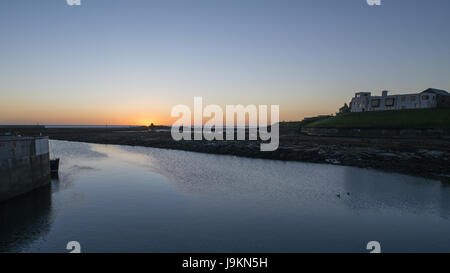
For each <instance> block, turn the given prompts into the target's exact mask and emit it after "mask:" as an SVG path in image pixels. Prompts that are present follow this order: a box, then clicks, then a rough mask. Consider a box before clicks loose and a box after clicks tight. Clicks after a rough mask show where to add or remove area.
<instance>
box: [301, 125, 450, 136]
mask: <svg viewBox="0 0 450 273" xmlns="http://www.w3.org/2000/svg"><path fill="white" fill-rule="evenodd" d="M301 131H302V133H304V134H307V135H313V136H343V137H373V138H376V137H381V138H383V137H396V138H411V137H431V138H450V129H346V128H305V127H303V128H302V129H301Z"/></svg>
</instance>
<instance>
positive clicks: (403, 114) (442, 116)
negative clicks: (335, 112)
mask: <svg viewBox="0 0 450 273" xmlns="http://www.w3.org/2000/svg"><path fill="white" fill-rule="evenodd" d="M305 127H312V128H361V129H363V128H368V129H438V128H439V129H441V128H446V129H448V128H450V108H447V109H415V110H400V111H380V112H364V113H348V114H343V115H339V116H336V117H332V118H327V119H322V120H318V121H314V122H311V123H308V124H307V125H306V126H305Z"/></svg>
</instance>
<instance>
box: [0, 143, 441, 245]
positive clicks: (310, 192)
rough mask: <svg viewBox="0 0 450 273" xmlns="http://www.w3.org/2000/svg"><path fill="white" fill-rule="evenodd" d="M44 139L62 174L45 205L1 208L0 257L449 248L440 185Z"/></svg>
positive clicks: (384, 175) (369, 173) (381, 175)
mask: <svg viewBox="0 0 450 273" xmlns="http://www.w3.org/2000/svg"><path fill="white" fill-rule="evenodd" d="M51 143H52V153H53V155H54V156H56V157H60V158H61V165H60V173H59V177H58V179H55V180H54V181H53V184H52V187H51V190H49V191H47V195H46V198H38V196H41V197H43V196H44V195H42V194H38V195H34V197H33V198H29V199H24V200H23V201H22V203H21V204H22V205H19V207H22V211H19V210H18V209H14V207H17V205H15V206H13V205H12V204H8V205H7V206H5V207H2V209H1V210H0V216H1V219H2V231H1V234H2V235H1V236H2V237H1V239H2V242H5V243H3V245H2V247H3V249H2V250H3V251H25V252H65V251H66V250H65V245H66V243H67V242H68V241H69V240H77V241H80V242H81V244H82V248H83V250H84V251H86V252H349V251H351V252H355V251H356V252H365V251H366V250H365V244H366V243H367V242H368V241H371V240H378V241H381V242H382V245H383V250H384V251H387V252H389V251H392V252H395V251H432V252H439V251H443V252H448V251H450V221H449V219H450V218H449V213H450V212H449V211H450V187H448V186H445V185H443V184H441V183H439V182H438V181H432V180H428V179H423V178H417V177H410V176H406V175H399V174H392V173H383V172H377V171H373V170H365V169H357V168H348V167H340V166H332V165H320V164H307V163H299V162H282V161H272V160H262V159H248V158H240V157H234V156H221V155H210V154H200V153H192V152H184V151H174V150H164V149H152V148H144V147H127V146H116V145H96V144H86V143H72V142H64V141H51ZM36 199H38V200H41V201H40V202H41V203H42V204H41V205H40V206H38V205H34V203H36V202H38V200H37V201H36ZM42 199H45V200H47V201H46V202H44V201H45V200H42ZM33 200H34V201H33ZM38 208H40V209H38ZM27 213H28V214H27ZM16 215H28V217H15V218H14V217H13V216H16ZM23 218H25V219H23ZM8 219H13V220H12V222H8V221H10V220H8ZM27 219H28V220H27ZM33 219H34V220H33ZM33 234H34V235H33Z"/></svg>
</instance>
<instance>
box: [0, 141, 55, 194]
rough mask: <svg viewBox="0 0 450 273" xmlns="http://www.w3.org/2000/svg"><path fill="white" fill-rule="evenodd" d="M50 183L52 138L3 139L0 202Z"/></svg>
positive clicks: (0, 168) (0, 163)
mask: <svg viewBox="0 0 450 273" xmlns="http://www.w3.org/2000/svg"><path fill="white" fill-rule="evenodd" d="M50 180H51V179H50V155H49V148H48V138H32V137H0V202H2V201H5V200H8V199H11V198H13V197H16V196H18V195H21V194H24V193H27V192H29V191H32V190H34V189H36V188H39V187H41V186H44V185H47V184H48V183H50Z"/></svg>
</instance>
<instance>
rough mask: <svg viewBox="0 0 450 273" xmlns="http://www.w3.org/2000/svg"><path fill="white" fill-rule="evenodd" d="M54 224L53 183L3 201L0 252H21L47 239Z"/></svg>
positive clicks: (0, 211)
mask: <svg viewBox="0 0 450 273" xmlns="http://www.w3.org/2000/svg"><path fill="white" fill-rule="evenodd" d="M51 223H52V198H51V185H48V186H45V187H42V188H39V189H37V190H34V191H32V192H30V193H28V194H26V195H23V196H21V197H18V198H15V199H12V200H10V201H8V202H4V203H0V252H19V251H21V248H22V247H24V246H26V245H28V244H30V243H32V242H34V241H36V240H39V239H41V238H44V237H45V236H46V233H47V232H48V231H49V230H50V228H51Z"/></svg>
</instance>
